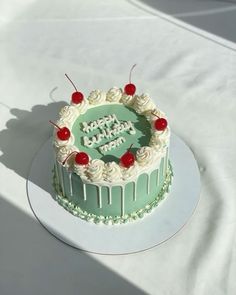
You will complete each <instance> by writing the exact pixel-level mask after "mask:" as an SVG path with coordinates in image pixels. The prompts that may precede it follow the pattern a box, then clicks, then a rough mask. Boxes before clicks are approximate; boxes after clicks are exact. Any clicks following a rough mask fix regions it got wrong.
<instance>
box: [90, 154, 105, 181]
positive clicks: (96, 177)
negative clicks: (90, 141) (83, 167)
mask: <svg viewBox="0 0 236 295" xmlns="http://www.w3.org/2000/svg"><path fill="white" fill-rule="evenodd" d="M103 169H104V162H103V161H102V160H98V159H94V160H91V161H90V163H89V164H88V168H87V176H88V177H89V179H91V181H101V180H103Z"/></svg>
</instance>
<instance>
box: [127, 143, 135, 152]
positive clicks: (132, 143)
mask: <svg viewBox="0 0 236 295" xmlns="http://www.w3.org/2000/svg"><path fill="white" fill-rule="evenodd" d="M133 145H134V144H133V143H132V144H131V145H130V147H129V149H128V151H127V152H129V151H130V149H131V148H132V146H133Z"/></svg>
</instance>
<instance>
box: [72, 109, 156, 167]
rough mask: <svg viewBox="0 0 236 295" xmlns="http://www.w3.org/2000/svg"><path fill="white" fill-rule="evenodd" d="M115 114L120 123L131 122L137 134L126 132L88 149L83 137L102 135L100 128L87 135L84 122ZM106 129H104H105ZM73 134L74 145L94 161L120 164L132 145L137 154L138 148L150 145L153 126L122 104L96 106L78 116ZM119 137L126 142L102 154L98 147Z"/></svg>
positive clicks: (110, 126)
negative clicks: (121, 158)
mask: <svg viewBox="0 0 236 295" xmlns="http://www.w3.org/2000/svg"><path fill="white" fill-rule="evenodd" d="M112 114H115V115H116V117H117V119H118V120H119V121H120V123H122V122H124V121H131V122H132V123H133V126H134V128H135V131H136V134H129V132H127V131H124V132H123V133H120V134H119V135H114V136H112V138H110V139H107V138H103V139H102V140H101V142H100V143H98V144H95V145H94V146H93V147H92V148H90V147H86V146H85V145H84V144H83V137H84V136H87V137H89V138H91V137H92V136H94V135H96V134H99V133H101V130H100V129H99V128H96V129H95V130H93V131H91V132H89V133H86V132H84V131H83V125H82V122H86V123H89V122H91V121H95V120H98V119H101V118H103V117H104V116H108V115H112ZM113 125H114V124H110V125H109V127H108V128H109V129H112V127H113ZM103 129H104V128H103ZM72 133H73V135H74V137H75V142H74V145H75V146H76V147H77V148H78V149H79V150H82V151H84V152H86V153H88V154H89V155H90V157H91V158H92V159H101V160H103V161H104V162H111V161H114V162H116V163H118V162H119V158H120V157H121V156H122V155H123V154H124V153H125V152H126V151H127V150H128V148H129V147H130V145H131V144H133V146H132V149H131V151H132V152H133V153H136V151H137V150H138V148H140V147H142V146H147V145H149V141H150V138H151V125H150V123H149V122H148V120H147V118H146V117H145V116H143V115H139V114H137V113H136V112H135V111H134V110H133V109H131V108H130V107H127V106H125V105H123V104H122V105H121V104H107V105H102V106H96V107H95V108H91V109H88V110H87V112H86V113H85V114H83V115H80V116H78V118H77V120H76V121H75V123H74V125H73V127H72ZM118 137H124V138H125V142H124V143H121V144H120V145H119V146H117V147H116V148H114V149H112V150H110V151H109V152H107V153H105V154H102V153H101V152H100V151H99V149H98V147H99V146H101V145H104V144H106V143H108V142H110V141H112V140H115V139H116V138H118Z"/></svg>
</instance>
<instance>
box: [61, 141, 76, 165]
mask: <svg viewBox="0 0 236 295" xmlns="http://www.w3.org/2000/svg"><path fill="white" fill-rule="evenodd" d="M74 151H75V148H74V146H63V147H60V148H59V149H58V151H57V156H56V158H57V161H58V162H59V163H60V164H63V161H65V159H66V158H67V157H68V156H69V155H70V154H71V153H73V152H74ZM73 162H74V155H71V157H69V158H68V160H67V161H66V162H65V165H64V167H66V168H69V167H72V166H73Z"/></svg>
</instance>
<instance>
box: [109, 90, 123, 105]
mask: <svg viewBox="0 0 236 295" xmlns="http://www.w3.org/2000/svg"><path fill="white" fill-rule="evenodd" d="M121 97H122V89H120V88H118V87H112V88H111V89H110V90H109V91H108V92H107V97H106V98H107V101H110V102H118V101H120V99H121Z"/></svg>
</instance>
